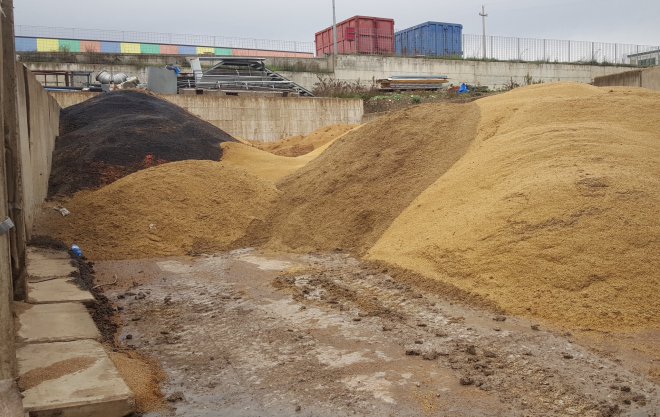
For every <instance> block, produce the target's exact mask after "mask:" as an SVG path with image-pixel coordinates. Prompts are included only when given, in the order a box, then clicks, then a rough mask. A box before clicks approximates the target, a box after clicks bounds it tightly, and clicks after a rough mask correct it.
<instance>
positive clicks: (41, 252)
mask: <svg viewBox="0 0 660 417" xmlns="http://www.w3.org/2000/svg"><path fill="white" fill-rule="evenodd" d="M77 271H78V268H77V267H76V266H74V265H72V263H71V257H70V256H69V254H68V253H67V252H66V251H56V250H51V249H41V248H34V247H29V248H28V249H27V275H28V281H31V282H38V281H44V280H48V279H52V278H65V277H69V276H71V274H72V273H74V272H77Z"/></svg>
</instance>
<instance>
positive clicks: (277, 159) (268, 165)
mask: <svg viewBox="0 0 660 417" xmlns="http://www.w3.org/2000/svg"><path fill="white" fill-rule="evenodd" d="M331 144H332V142H328V143H326V144H325V145H323V146H321V147H319V148H317V149H315V150H313V151H312V152H309V153H306V154H304V155H301V156H296V157H289V156H280V155H274V154H272V153H270V152H266V151H262V150H260V149H257V148H255V147H253V146H250V145H247V144H244V143H233V142H226V143H223V144H222V145H221V148H222V162H223V164H224V165H226V166H232V167H236V168H239V169H243V170H245V171H247V172H249V173H251V174H253V175H256V176H258V177H260V178H263V179H266V180H268V181H272V182H277V181H279V180H280V179H282V178H284V177H286V176H287V175H289V174H292V173H293V172H295V171H296V170H298V169H300V168H302V167H304V166H305V165H307V164H308V163H309V162H310V161H312V160H313V159H314V158H316V157H317V156H319V155H320V154H321V153H323V152H324V151H325V150H326V149H327V148H328V147H329V146H330V145H331Z"/></svg>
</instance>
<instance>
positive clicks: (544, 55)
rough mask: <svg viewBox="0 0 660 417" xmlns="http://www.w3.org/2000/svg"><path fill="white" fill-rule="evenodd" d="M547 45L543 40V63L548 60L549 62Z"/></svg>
mask: <svg viewBox="0 0 660 417" xmlns="http://www.w3.org/2000/svg"><path fill="white" fill-rule="evenodd" d="M545 44H546V40H545V39H543V61H547V60H548V55H547V52H546V47H545Z"/></svg>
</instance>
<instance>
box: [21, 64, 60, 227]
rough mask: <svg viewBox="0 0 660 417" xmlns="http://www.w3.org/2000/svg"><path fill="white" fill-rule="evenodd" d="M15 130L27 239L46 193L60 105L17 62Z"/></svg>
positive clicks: (58, 124)
mask: <svg viewBox="0 0 660 417" xmlns="http://www.w3.org/2000/svg"><path fill="white" fill-rule="evenodd" d="M16 79H17V90H18V91H17V96H18V133H19V139H20V141H19V144H20V149H19V153H20V156H21V168H22V169H21V171H22V172H21V176H22V181H21V185H22V187H23V190H22V191H23V211H24V214H25V233H26V236H27V238H28V239H29V238H30V235H31V233H32V226H33V224H34V216H35V214H36V213H37V211H38V210H39V208H40V206H41V204H42V203H43V201H44V200H45V199H46V196H47V194H48V179H49V177H50V170H51V164H52V159H53V149H54V148H55V139H56V138H57V135H58V134H59V126H60V106H59V104H58V103H57V101H56V100H55V99H54V98H53V97H51V96H50V95H49V94H48V92H47V91H46V90H44V88H43V87H42V86H41V84H39V82H38V81H37V80H36V78H35V77H34V76H33V75H32V73H30V71H29V70H28V69H27V68H25V67H24V66H23V64H20V63H19V64H17V67H16Z"/></svg>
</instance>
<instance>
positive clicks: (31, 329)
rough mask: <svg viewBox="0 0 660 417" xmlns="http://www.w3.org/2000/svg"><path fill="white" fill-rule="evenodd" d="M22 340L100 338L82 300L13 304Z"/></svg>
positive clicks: (44, 340) (54, 340) (64, 340)
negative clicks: (77, 301)
mask: <svg viewBox="0 0 660 417" xmlns="http://www.w3.org/2000/svg"><path fill="white" fill-rule="evenodd" d="M14 311H15V312H16V316H17V317H16V329H17V335H18V339H19V343H20V342H23V343H46V342H69V341H72V340H81V339H95V340H98V339H100V338H101V334H100V333H99V331H98V329H97V328H96V325H95V324H94V320H92V317H91V316H90V315H89V312H88V311H87V309H86V308H85V306H84V305H82V304H80V303H57V304H25V303H14Z"/></svg>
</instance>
